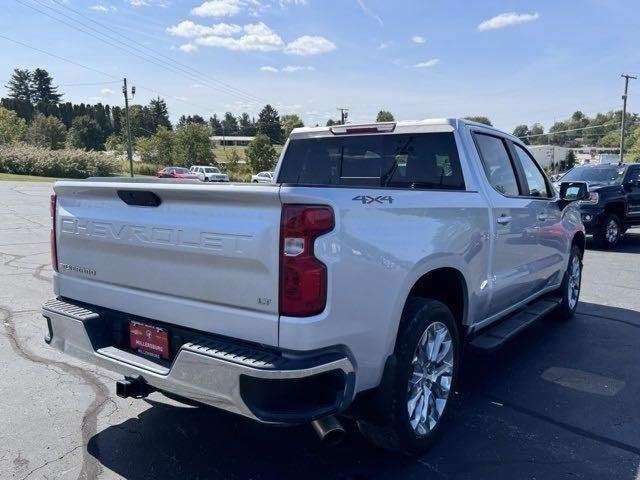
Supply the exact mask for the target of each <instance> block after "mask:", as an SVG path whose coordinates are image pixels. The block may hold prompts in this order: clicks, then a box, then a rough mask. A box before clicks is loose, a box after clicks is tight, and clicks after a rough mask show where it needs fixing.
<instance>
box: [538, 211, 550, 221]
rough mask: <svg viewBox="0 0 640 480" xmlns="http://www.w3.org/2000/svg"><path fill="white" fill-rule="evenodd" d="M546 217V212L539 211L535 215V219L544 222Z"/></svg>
mask: <svg viewBox="0 0 640 480" xmlns="http://www.w3.org/2000/svg"><path fill="white" fill-rule="evenodd" d="M547 218H549V215H547V214H546V213H539V214H538V216H537V219H538V220H540V221H541V222H544V221H545V220H546V219H547Z"/></svg>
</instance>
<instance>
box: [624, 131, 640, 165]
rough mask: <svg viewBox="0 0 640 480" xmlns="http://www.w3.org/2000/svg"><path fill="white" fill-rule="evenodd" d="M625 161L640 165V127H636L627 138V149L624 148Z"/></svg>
mask: <svg viewBox="0 0 640 480" xmlns="http://www.w3.org/2000/svg"><path fill="white" fill-rule="evenodd" d="M625 151H626V152H625V157H624V158H625V161H627V160H629V161H630V162H635V163H640V126H636V127H635V128H634V129H633V131H632V132H631V135H630V136H629V148H628V149H626V148H625Z"/></svg>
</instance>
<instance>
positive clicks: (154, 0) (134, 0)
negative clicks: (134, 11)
mask: <svg viewBox="0 0 640 480" xmlns="http://www.w3.org/2000/svg"><path fill="white" fill-rule="evenodd" d="M129 5H131V6H132V7H153V6H156V7H162V8H167V7H168V6H169V4H168V3H167V1H166V0H129Z"/></svg>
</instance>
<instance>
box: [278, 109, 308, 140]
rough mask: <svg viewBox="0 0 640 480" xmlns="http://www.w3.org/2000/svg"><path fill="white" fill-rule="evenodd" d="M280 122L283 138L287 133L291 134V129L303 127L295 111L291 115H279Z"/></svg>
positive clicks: (285, 137) (287, 135) (286, 136)
mask: <svg viewBox="0 0 640 480" xmlns="http://www.w3.org/2000/svg"><path fill="white" fill-rule="evenodd" d="M280 124H281V125H282V130H283V133H284V139H285V140H286V139H287V138H289V135H291V131H292V130H293V129H294V128H300V127H304V122H303V121H302V119H301V118H300V117H299V116H298V115H296V114H295V113H294V114H291V115H283V116H282V117H280Z"/></svg>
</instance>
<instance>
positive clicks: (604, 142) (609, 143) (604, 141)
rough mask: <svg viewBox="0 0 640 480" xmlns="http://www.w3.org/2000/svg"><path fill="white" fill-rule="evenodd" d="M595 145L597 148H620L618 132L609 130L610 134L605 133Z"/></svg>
mask: <svg viewBox="0 0 640 480" xmlns="http://www.w3.org/2000/svg"><path fill="white" fill-rule="evenodd" d="M597 145H598V146H599V147H605V148H616V147H619V146H620V132H618V131H617V130H611V131H610V132H607V133H605V134H604V135H603V136H602V137H600V140H598V143H597Z"/></svg>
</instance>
